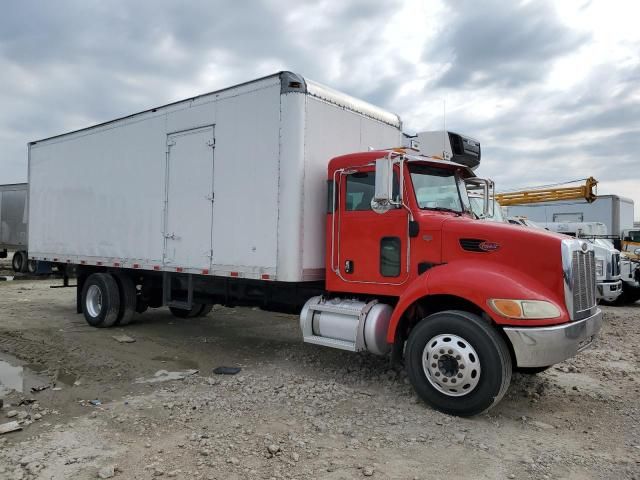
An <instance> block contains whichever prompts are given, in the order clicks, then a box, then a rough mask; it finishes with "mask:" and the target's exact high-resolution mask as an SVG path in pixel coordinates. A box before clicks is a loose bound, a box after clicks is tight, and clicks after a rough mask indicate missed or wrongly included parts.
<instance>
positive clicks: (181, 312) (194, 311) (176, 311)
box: [169, 303, 204, 318]
mask: <svg viewBox="0 0 640 480" xmlns="http://www.w3.org/2000/svg"><path fill="white" fill-rule="evenodd" d="M202 307H204V305H203V304H202V303H194V304H193V305H192V307H191V309H190V310H188V309H184V308H177V307H169V310H171V313H172V314H173V316H174V317H178V318H193V317H197V316H198V315H200V312H201V311H202Z"/></svg>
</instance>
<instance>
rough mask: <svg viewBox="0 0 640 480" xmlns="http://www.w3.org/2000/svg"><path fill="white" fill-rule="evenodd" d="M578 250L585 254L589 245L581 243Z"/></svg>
mask: <svg viewBox="0 0 640 480" xmlns="http://www.w3.org/2000/svg"><path fill="white" fill-rule="evenodd" d="M580 248H581V249H582V251H583V252H586V251H587V250H589V245H587V242H582V245H580Z"/></svg>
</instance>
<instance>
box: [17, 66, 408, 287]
mask: <svg viewBox="0 0 640 480" xmlns="http://www.w3.org/2000/svg"><path fill="white" fill-rule="evenodd" d="M401 142H402V138H401V122H400V119H399V118H398V116H397V115H395V114H392V113H389V112H387V111H384V110H382V109H379V108H377V107H374V106H372V105H369V104H367V103H365V102H362V101H360V100H357V99H355V98H353V97H349V96H347V95H344V94H341V93H339V92H336V91H334V90H331V89H329V88H327V87H324V86H321V85H319V84H316V83H313V82H311V81H309V80H305V79H303V78H302V77H300V76H298V75H295V74H292V73H288V72H283V73H279V74H276V75H272V76H269V77H265V78H262V79H258V80H255V81H252V82H248V83H245V84H241V85H238V86H235V87H231V88H228V89H224V90H221V91H217V92H213V93H209V94H205V95H201V96H198V97H194V98H191V99H188V100H184V101H180V102H176V103H172V104H170V105H166V106H163V107H159V108H154V109H151V110H147V111H145V112H141V113H138V114H135V115H130V116H128V117H124V118H121V119H118V120H114V121H111V122H107V123H104V124H101V125H97V126H94V127H90V128H86V129H83V130H79V131H75V132H71V133H68V134H64V135H59V136H56V137H52V138H48V139H45V140H40V141H37V142H32V143H31V144H29V198H30V208H29V223H30V225H31V228H30V230H29V246H30V251H29V256H30V258H32V259H36V260H46V261H54V262H68V263H73V264H88V265H104V266H118V267H122V268H140V269H146V270H162V271H172V272H176V271H178V272H185V273H195V274H205V275H215V276H233V277H244V278H253V279H267V280H278V281H286V282H300V281H305V280H317V279H322V278H323V276H324V252H325V248H324V242H325V232H324V221H325V215H324V213H325V211H326V205H327V185H326V182H325V181H323V180H322V179H323V178H325V177H326V169H327V162H328V160H329V159H330V158H332V157H335V156H337V155H340V154H345V153H349V152H354V151H362V150H365V151H366V150H367V149H368V148H371V147H374V148H387V147H394V146H399V145H401Z"/></svg>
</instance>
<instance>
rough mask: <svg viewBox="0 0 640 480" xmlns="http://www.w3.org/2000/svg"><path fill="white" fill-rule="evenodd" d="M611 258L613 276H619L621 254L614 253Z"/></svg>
mask: <svg viewBox="0 0 640 480" xmlns="http://www.w3.org/2000/svg"><path fill="white" fill-rule="evenodd" d="M612 257H613V258H612V259H611V276H612V277H617V276H618V275H620V254H619V253H614V254H613V256H612Z"/></svg>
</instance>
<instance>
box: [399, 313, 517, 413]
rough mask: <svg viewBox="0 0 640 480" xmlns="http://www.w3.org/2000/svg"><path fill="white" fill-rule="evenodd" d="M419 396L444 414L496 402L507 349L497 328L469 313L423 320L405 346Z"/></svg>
mask: <svg viewBox="0 0 640 480" xmlns="http://www.w3.org/2000/svg"><path fill="white" fill-rule="evenodd" d="M405 364H406V367H407V373H408V375H409V380H410V381H411V383H412V384H413V387H414V388H415V390H416V392H417V393H418V395H419V396H420V397H421V398H422V399H423V400H424V401H425V402H426V403H428V404H429V405H431V406H432V407H434V408H436V409H437V410H440V411H442V412H444V413H448V414H451V415H459V416H463V417H464V416H472V415H477V414H479V413H482V412H484V411H486V410H488V409H489V408H491V407H492V406H493V405H495V404H497V403H498V402H499V401H500V399H501V398H502V397H503V396H504V394H505V393H506V391H507V388H508V387H509V383H510V381H511V372H512V366H511V356H510V354H509V349H508V347H507V345H506V343H505V341H504V340H503V339H502V337H501V336H500V334H499V333H498V332H497V331H496V329H495V328H494V327H493V326H491V325H490V324H488V323H486V322H484V321H483V320H482V319H481V318H480V317H478V316H477V315H474V314H472V313H469V312H463V311H453V310H452V311H446V312H440V313H435V314H433V315H430V316H428V317H426V318H424V319H423V320H422V321H420V322H419V323H418V325H416V326H415V327H414V329H413V330H412V331H411V333H410V334H409V339H408V341H407V345H406V350H405Z"/></svg>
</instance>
